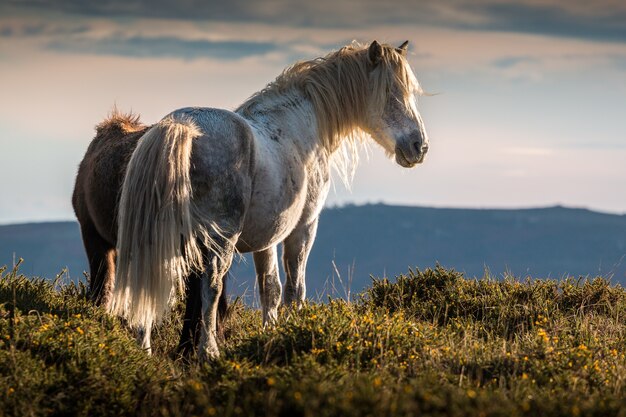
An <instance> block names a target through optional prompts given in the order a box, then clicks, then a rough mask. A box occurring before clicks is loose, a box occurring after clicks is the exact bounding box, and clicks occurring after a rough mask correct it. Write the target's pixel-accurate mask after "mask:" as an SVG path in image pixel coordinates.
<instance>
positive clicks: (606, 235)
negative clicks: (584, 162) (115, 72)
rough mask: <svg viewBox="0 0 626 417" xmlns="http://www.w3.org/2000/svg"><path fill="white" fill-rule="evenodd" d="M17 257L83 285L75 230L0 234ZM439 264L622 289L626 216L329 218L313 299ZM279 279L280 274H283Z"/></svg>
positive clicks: (372, 211) (396, 211)
mask: <svg viewBox="0 0 626 417" xmlns="http://www.w3.org/2000/svg"><path fill="white" fill-rule="evenodd" d="M13 253H15V255H16V257H22V258H24V259H25V262H24V264H23V266H22V268H21V271H22V272H23V273H25V274H27V275H40V276H44V277H49V278H53V277H54V276H55V275H56V274H57V273H58V272H60V271H61V270H62V269H63V268H64V267H67V268H68V270H69V276H70V278H72V279H81V278H82V276H83V274H82V272H83V271H84V270H87V262H86V258H85V254H84V250H83V246H82V242H81V238H80V232H79V228H78V224H77V223H75V222H54V223H31V224H17V225H6V226H0V266H1V265H7V266H9V267H10V266H11V265H12V262H13V259H12V258H13ZM246 259H247V261H244V262H242V261H241V260H240V259H239V258H238V260H237V261H236V262H234V265H233V268H232V269H231V278H230V284H229V288H230V291H231V292H234V293H238V294H240V293H242V292H244V290H246V289H247V290H248V294H251V293H252V289H253V288H254V279H253V276H254V272H253V267H252V261H251V260H250V257H249V256H246ZM436 263H440V264H441V265H443V266H445V267H448V268H454V269H456V270H459V271H462V272H465V274H466V275H468V276H483V275H484V273H485V270H486V269H488V270H490V271H491V273H492V275H494V276H502V274H503V273H505V272H510V273H512V274H513V275H515V276H518V277H525V276H527V275H532V276H534V277H535V278H540V277H552V278H560V277H563V276H566V275H571V276H596V275H602V276H612V277H613V281H614V282H619V283H622V284H624V283H626V215H614V214H603V213H598V212H593V211H589V210H585V209H573V208H564V207H560V206H557V207H548V208H537V209H521V210H501V209H497V210H496V209H493V210H491V209H490V210H487V209H443V208H428V207H403V206H390V205H383V204H373V205H364V206H352V205H349V206H344V207H339V208H326V209H325V210H324V211H323V212H322V215H321V219H320V225H319V230H318V234H317V239H316V241H315V245H314V247H313V250H312V252H311V256H310V258H309V262H308V266H307V290H308V291H307V292H308V294H309V295H310V296H313V297H315V295H316V294H321V293H330V294H331V295H340V296H343V295H345V293H347V290H348V288H350V289H351V290H352V292H353V293H354V292H358V291H360V290H361V289H362V288H363V287H364V286H366V285H368V284H369V282H370V275H374V276H383V275H386V276H389V277H393V276H395V275H398V274H401V273H404V272H406V271H407V270H408V268H419V269H424V268H427V267H432V266H434V265H435V264H436ZM283 277H284V274H283Z"/></svg>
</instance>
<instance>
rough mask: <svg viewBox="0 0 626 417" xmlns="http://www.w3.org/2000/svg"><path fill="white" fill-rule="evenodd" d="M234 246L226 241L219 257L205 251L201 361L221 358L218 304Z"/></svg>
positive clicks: (202, 287)
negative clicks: (218, 340) (218, 335)
mask: <svg viewBox="0 0 626 417" xmlns="http://www.w3.org/2000/svg"><path fill="white" fill-rule="evenodd" d="M233 252H234V244H233V243H231V242H229V241H226V242H225V244H224V245H220V250H219V255H217V254H215V253H213V252H212V251H211V250H209V249H206V250H205V254H204V255H205V256H204V259H205V261H204V273H203V274H202V277H201V284H200V287H201V288H200V294H201V315H202V325H201V331H200V346H199V349H198V355H199V356H200V359H202V360H207V359H210V358H215V357H218V356H219V349H218V346H217V316H218V311H217V310H218V304H219V300H220V296H221V294H222V290H223V278H224V276H225V275H226V273H227V272H228V268H230V264H231V262H232V259H233Z"/></svg>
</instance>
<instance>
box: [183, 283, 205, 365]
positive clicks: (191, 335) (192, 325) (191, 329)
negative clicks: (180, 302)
mask: <svg viewBox="0 0 626 417" xmlns="http://www.w3.org/2000/svg"><path fill="white" fill-rule="evenodd" d="M201 293H202V274H201V273H198V272H193V273H191V275H189V277H188V278H187V288H186V290H185V298H186V305H185V318H184V319H183V331H182V332H181V334H180V342H179V343H178V354H179V355H181V356H183V357H189V356H190V355H191V354H192V353H193V352H194V351H195V348H196V346H197V345H198V338H199V336H200V323H201V313H202V297H201Z"/></svg>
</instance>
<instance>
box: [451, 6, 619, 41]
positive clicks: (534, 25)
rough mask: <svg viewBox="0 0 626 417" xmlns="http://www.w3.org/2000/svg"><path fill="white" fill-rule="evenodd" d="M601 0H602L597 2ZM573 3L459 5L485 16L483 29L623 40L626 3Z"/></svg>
mask: <svg viewBox="0 0 626 417" xmlns="http://www.w3.org/2000/svg"><path fill="white" fill-rule="evenodd" d="M600 3H602V2H600ZM593 5H594V8H582V7H576V2H572V3H571V4H570V3H569V2H545V3H542V2H530V3H526V4H524V3H521V2H485V3H483V4H479V5H472V4H468V5H465V6H462V7H464V8H468V9H470V10H473V11H475V12H476V13H478V14H480V15H483V16H485V17H487V18H488V23H486V24H482V25H481V26H482V27H481V29H483V30H498V31H508V32H521V33H535V34H542V35H548V36H559V37H571V38H581V39H589V40H596V41H605V42H626V7H625V6H621V7H606V5H602V4H597V3H596V2H594V3H593Z"/></svg>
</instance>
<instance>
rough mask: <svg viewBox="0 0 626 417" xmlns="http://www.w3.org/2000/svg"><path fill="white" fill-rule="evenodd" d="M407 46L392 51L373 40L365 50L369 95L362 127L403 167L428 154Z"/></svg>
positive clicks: (422, 158)
mask: <svg viewBox="0 0 626 417" xmlns="http://www.w3.org/2000/svg"><path fill="white" fill-rule="evenodd" d="M408 44H409V42H408V41H406V42H404V43H403V44H402V45H400V46H399V47H397V48H394V47H392V46H389V45H381V44H379V43H378V42H376V41H374V42H372V43H371V45H370V46H369V48H367V59H368V60H369V64H370V68H371V70H370V75H369V78H370V88H371V91H370V93H371V96H370V104H369V111H368V118H367V121H366V123H365V126H364V129H365V130H366V131H367V132H368V133H369V134H370V135H371V136H372V138H373V139H374V140H375V141H376V142H378V143H379V144H380V145H381V146H382V147H383V148H384V149H385V151H386V152H387V154H388V155H390V156H391V155H394V156H395V159H396V162H397V163H398V164H399V165H401V166H403V167H405V168H411V167H413V166H415V165H416V164H419V163H422V162H423V161H424V157H425V156H426V152H428V135H427V134H426V130H425V128H424V122H423V121H422V117H421V116H420V114H419V113H418V111H417V98H416V96H417V95H418V94H419V92H420V91H421V90H420V87H419V84H418V82H417V79H416V78H415V75H414V74H413V71H412V70H411V67H410V66H409V64H408V62H407V59H406V52H407V46H408Z"/></svg>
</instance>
